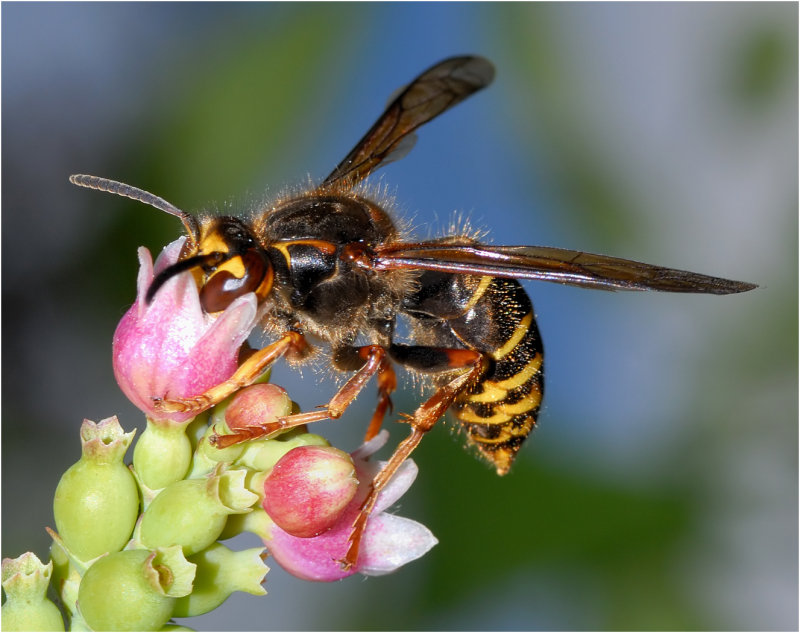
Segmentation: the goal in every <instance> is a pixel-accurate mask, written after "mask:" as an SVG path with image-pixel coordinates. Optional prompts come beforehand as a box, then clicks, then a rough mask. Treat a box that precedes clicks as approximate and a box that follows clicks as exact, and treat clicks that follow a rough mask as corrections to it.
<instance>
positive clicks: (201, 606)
mask: <svg viewBox="0 0 800 633" xmlns="http://www.w3.org/2000/svg"><path fill="white" fill-rule="evenodd" d="M263 552H264V550H263V549H261V548H254V549H247V550H243V551H240V552H235V551H233V550H230V549H228V548H227V547H225V546H224V545H222V544H220V543H214V544H213V545H212V546H211V547H209V548H208V549H206V550H203V551H202V552H199V553H198V554H195V555H194V556H190V557H189V560H190V561H191V562H193V563H194V564H195V565H197V573H196V574H195V577H194V587H193V589H192V593H190V594H189V595H188V596H185V597H183V598H179V599H178V600H177V601H176V602H175V609H174V610H173V612H172V616H173V617H177V618H185V617H190V616H195V615H202V614H203V613H208V612H209V611H211V610H212V609H216V608H217V607H218V606H219V605H221V604H222V603H223V602H225V600H227V598H228V596H230V595H231V594H232V593H233V592H234V591H244V592H246V593H250V594H253V595H254V596H263V595H264V594H266V593H267V592H266V591H265V589H264V588H263V587H262V586H261V583H262V582H263V581H264V576H266V574H267V572H268V571H269V568H268V567H267V566H266V565H265V564H264V561H263V560H262V559H261V555H262V554H263Z"/></svg>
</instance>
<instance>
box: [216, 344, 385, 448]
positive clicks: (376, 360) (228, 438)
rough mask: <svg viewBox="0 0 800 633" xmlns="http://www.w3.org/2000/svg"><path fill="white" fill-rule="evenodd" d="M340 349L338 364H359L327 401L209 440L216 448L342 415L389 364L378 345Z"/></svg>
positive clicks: (343, 366)
mask: <svg viewBox="0 0 800 633" xmlns="http://www.w3.org/2000/svg"><path fill="white" fill-rule="evenodd" d="M343 353H344V354H345V355H344V356H343V357H342V356H338V355H337V357H340V358H344V363H343V364H342V365H341V366H340V368H348V367H349V366H351V364H352V361H353V359H356V358H358V359H360V361H359V364H360V367H359V368H358V371H357V372H356V373H355V374H354V375H353V376H351V377H350V379H349V380H348V381H347V382H346V383H345V384H344V385H342V388H341V389H339V391H337V392H336V394H335V395H334V396H333V398H331V399H330V401H329V402H328V404H326V405H324V406H323V407H321V408H319V409H317V410H315V411H307V412H305V413H296V414H295V415H287V416H285V417H281V418H278V419H277V420H275V421H274V422H267V423H266V424H260V425H257V426H251V427H248V428H246V429H237V431H236V432H235V433H230V434H227V435H214V436H212V437H211V442H212V443H213V444H214V445H215V446H216V447H217V448H225V447H228V446H232V445H233V444H238V443H240V442H245V441H247V440H253V439H257V438H260V437H265V436H267V435H272V434H273V433H277V432H278V431H285V430H287V429H291V428H294V427H296V426H301V425H303V424H310V423H311V422H319V421H320V420H327V419H336V418H339V417H341V415H342V413H344V411H345V410H346V409H347V407H349V406H350V404H352V402H353V400H355V399H356V396H358V394H359V393H360V392H361V390H362V389H363V388H364V386H365V385H366V384H367V382H368V381H369V379H370V378H372V376H374V375H375V374H376V373H379V372H380V371H382V367H383V366H384V365H387V364H388V362H387V361H386V350H385V349H384V348H383V347H381V346H380V345H365V346H363V347H354V348H347V351H346V352H343ZM348 361H351V363H348Z"/></svg>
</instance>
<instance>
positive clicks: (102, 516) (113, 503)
mask: <svg viewBox="0 0 800 633" xmlns="http://www.w3.org/2000/svg"><path fill="white" fill-rule="evenodd" d="M134 433H135V431H132V432H130V433H124V432H123V430H122V427H121V426H120V424H119V422H118V421H117V418H116V416H115V417H111V418H106V419H105V420H102V421H101V422H100V423H99V424H95V423H94V422H92V421H90V420H84V421H83V424H82V425H81V445H82V452H83V454H82V456H81V458H80V459H79V460H78V461H77V462H76V463H75V464H73V465H72V466H70V468H69V469H68V470H67V472H65V473H64V475H63V476H62V477H61V481H60V482H59V483H58V487H57V488H56V494H55V498H54V500H53V513H54V514H55V519H56V527H57V528H58V532H59V534H60V535H61V538H62V539H63V541H64V545H65V546H66V547H67V548H68V550H69V552H70V553H71V554H72V555H73V556H75V557H76V558H77V559H79V560H81V561H90V560H92V559H93V558H97V557H98V556H100V555H101V554H105V553H106V552H116V551H118V550H120V549H122V548H123V547H124V546H125V544H126V543H127V542H128V540H129V539H130V536H131V532H132V531H133V527H134V524H135V523H136V518H137V517H138V515H139V490H138V488H137V486H136V481H135V480H134V478H133V475H132V474H131V472H130V470H128V468H127V467H126V466H125V465H124V464H123V463H122V459H123V457H124V456H125V451H127V450H128V446H130V443H131V441H132V440H133V435H134Z"/></svg>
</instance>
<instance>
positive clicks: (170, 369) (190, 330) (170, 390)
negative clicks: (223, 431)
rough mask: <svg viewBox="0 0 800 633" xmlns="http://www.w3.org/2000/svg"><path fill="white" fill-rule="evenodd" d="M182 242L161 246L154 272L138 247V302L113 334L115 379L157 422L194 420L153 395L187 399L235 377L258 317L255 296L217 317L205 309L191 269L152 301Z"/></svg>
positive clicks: (147, 254)
mask: <svg viewBox="0 0 800 633" xmlns="http://www.w3.org/2000/svg"><path fill="white" fill-rule="evenodd" d="M184 239H185V238H180V239H178V240H176V241H174V242H172V243H171V244H169V245H167V246H166V247H165V248H164V250H163V252H162V253H161V255H160V256H159V257H158V259H157V261H156V265H155V271H154V268H153V263H152V258H151V256H150V252H149V251H148V250H147V249H146V248H144V247H142V248H140V249H139V276H138V278H137V282H136V287H137V288H136V302H135V303H134V304H133V306H132V307H131V308H130V310H128V312H127V313H126V314H125V316H123V317H122V320H121V321H120V323H119V325H118V326H117V330H116V332H115V333H114V344H113V362H114V375H115V376H116V379H117V383H118V384H119V386H120V388H121V389H122V391H123V392H125V395H126V396H128V398H129V399H130V400H131V402H133V403H134V404H135V405H136V406H137V407H139V408H140V409H141V410H142V411H144V413H145V414H146V415H147V416H148V417H149V418H151V419H154V420H172V421H175V422H183V421H185V420H188V419H189V418H192V417H194V416H195V415H196V414H197V411H194V412H185V413H165V412H163V411H159V410H157V409H156V408H155V407H154V405H153V398H163V399H181V398H189V397H192V396H196V395H200V394H202V393H204V392H205V391H207V390H208V389H210V388H211V387H214V386H215V385H218V384H219V383H221V382H224V381H225V380H227V379H228V378H230V376H231V375H232V374H233V372H234V371H235V370H236V366H237V356H238V353H239V348H240V347H241V345H242V344H243V343H244V341H245V340H246V339H247V337H248V336H249V334H250V331H251V330H252V329H253V327H254V326H255V325H256V323H257V321H258V314H257V313H258V309H257V301H256V296H255V294H253V293H249V294H246V295H243V296H242V297H239V298H238V299H236V300H235V301H234V302H233V303H231V305H230V306H228V308H226V309H225V310H224V311H223V312H222V313H220V314H213V315H209V314H206V313H205V312H203V309H202V308H201V306H200V297H199V294H198V290H197V284H196V283H195V280H194V278H193V276H192V274H191V272H188V271H187V272H182V273H180V274H177V275H175V276H173V277H171V278H170V279H169V280H168V281H167V282H166V283H164V285H163V286H161V288H159V290H158V292H156V294H155V296H154V297H153V300H152V301H151V302H150V303H149V304H147V302H146V301H145V296H146V294H147V289H148V288H149V287H150V284H151V283H152V282H153V277H154V273H155V274H157V273H158V272H159V271H161V270H163V269H165V268H166V267H167V266H170V265H171V264H174V263H175V262H176V261H177V260H178V256H179V254H180V251H181V247H182V246H183V240H184Z"/></svg>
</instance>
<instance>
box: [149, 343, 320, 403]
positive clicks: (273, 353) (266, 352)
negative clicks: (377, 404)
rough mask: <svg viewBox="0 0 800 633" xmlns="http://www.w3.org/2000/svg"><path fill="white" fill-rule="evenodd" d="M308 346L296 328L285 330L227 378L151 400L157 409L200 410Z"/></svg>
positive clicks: (218, 401) (222, 398)
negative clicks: (197, 390)
mask: <svg viewBox="0 0 800 633" xmlns="http://www.w3.org/2000/svg"><path fill="white" fill-rule="evenodd" d="M307 346H308V343H306V340H305V338H304V337H303V335H302V334H300V333H298V332H287V333H286V334H284V335H283V336H282V337H281V338H280V339H278V340H277V341H275V342H274V343H271V344H270V345H267V346H266V347H264V348H262V349H260V350H257V351H256V352H254V353H253V354H251V355H250V356H249V357H248V358H247V359H246V360H245V361H244V362H243V363H242V364H241V365H239V367H238V368H237V369H236V371H235V372H234V373H233V375H232V376H231V377H230V378H228V380H226V381H224V382H221V383H220V384H218V385H216V386H215V387H212V388H211V389H209V390H208V391H206V392H205V393H202V394H200V395H199V396H193V397H191V398H182V399H178V400H167V399H164V398H153V404H154V405H155V407H156V408H157V409H159V410H160V411H165V412H169V413H176V412H179V413H184V412H187V411H189V412H194V413H200V412H201V411H204V410H206V409H208V408H209V407H212V406H214V405H215V404H219V403H220V402H222V401H223V400H224V399H225V398H227V397H228V396H230V395H231V394H233V393H234V392H236V391H238V390H239V389H241V388H242V387H246V386H248V385H250V384H252V383H253V382H254V381H255V380H256V379H257V378H258V377H259V376H260V375H261V374H263V373H264V371H265V370H266V369H267V367H269V366H270V365H271V364H272V363H274V362H275V361H276V360H278V359H279V358H280V357H281V356H285V355H286V354H288V353H292V352H295V353H301V352H302V350H304V349H305V348H306V347H307Z"/></svg>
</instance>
